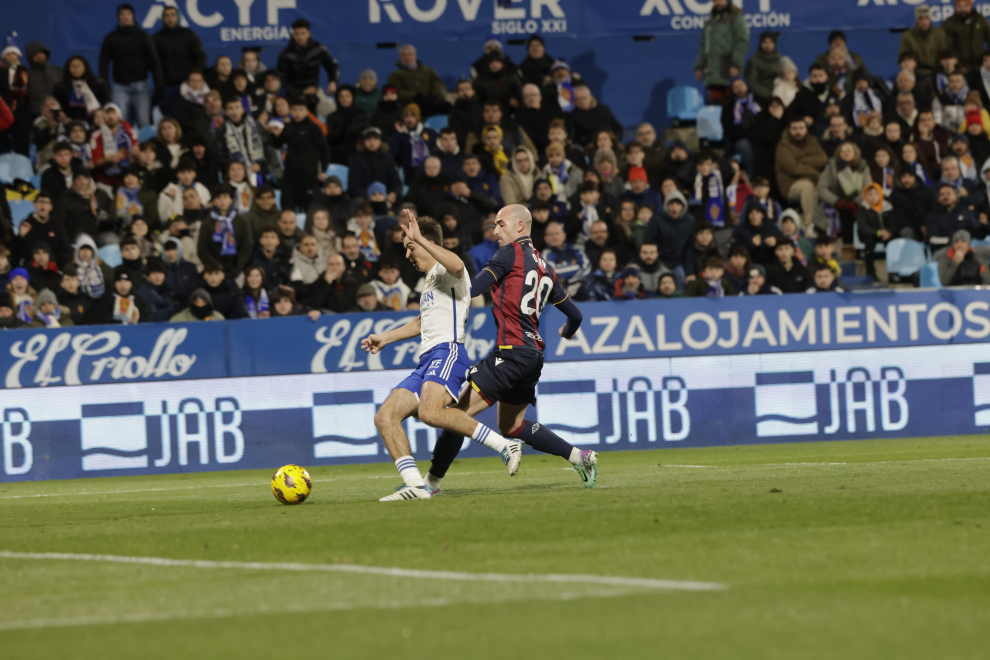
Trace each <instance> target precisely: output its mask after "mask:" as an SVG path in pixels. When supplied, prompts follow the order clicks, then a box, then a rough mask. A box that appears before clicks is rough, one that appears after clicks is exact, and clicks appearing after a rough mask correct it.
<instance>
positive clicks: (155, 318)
mask: <svg viewBox="0 0 990 660" xmlns="http://www.w3.org/2000/svg"><path fill="white" fill-rule="evenodd" d="M145 274H146V278H145V280H144V282H143V283H142V284H141V286H140V287H139V288H138V293H139V294H140V295H141V297H142V298H144V301H145V304H146V305H147V307H148V322H149V323H167V322H168V321H169V320H170V319H171V318H172V316H174V315H175V307H174V306H173V304H172V292H171V291H170V290H169V288H168V285H167V284H166V283H165V264H163V263H162V261H161V259H158V258H157V257H152V258H151V259H149V260H148V263H147V265H146V266H145Z"/></svg>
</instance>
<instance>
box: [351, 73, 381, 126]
mask: <svg viewBox="0 0 990 660" xmlns="http://www.w3.org/2000/svg"><path fill="white" fill-rule="evenodd" d="M381 100H382V91H381V90H380V89H378V74H377V73H375V70H374V69H365V70H364V71H362V72H361V75H360V76H358V82H357V89H356V90H355V92H354V105H356V106H357V107H359V108H361V110H363V111H364V114H366V115H368V119H369V120H370V119H371V118H372V117H374V116H375V110H377V109H378V102H379V101H381Z"/></svg>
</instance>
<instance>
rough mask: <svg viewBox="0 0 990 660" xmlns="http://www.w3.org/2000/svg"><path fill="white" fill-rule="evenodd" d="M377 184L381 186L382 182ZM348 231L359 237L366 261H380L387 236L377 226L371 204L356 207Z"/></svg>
mask: <svg viewBox="0 0 990 660" xmlns="http://www.w3.org/2000/svg"><path fill="white" fill-rule="evenodd" d="M374 185H376V184H372V187H373V186H374ZM377 185H378V186H381V184H377ZM347 231H349V232H350V233H351V234H352V235H353V236H354V237H355V238H356V239H357V242H358V250H359V251H360V252H361V256H362V257H364V260H365V261H367V262H370V263H372V264H374V263H375V262H376V261H378V257H380V256H381V253H382V251H381V245H382V243H383V242H384V240H385V237H384V235H383V234H382V231H381V230H380V229H377V228H376V227H375V219H374V212H373V211H372V208H371V205H370V204H367V203H366V204H360V205H358V207H357V208H356V209H354V217H353V218H351V219H350V220H349V221H348V223H347ZM324 256H325V255H324ZM324 260H325V258H324Z"/></svg>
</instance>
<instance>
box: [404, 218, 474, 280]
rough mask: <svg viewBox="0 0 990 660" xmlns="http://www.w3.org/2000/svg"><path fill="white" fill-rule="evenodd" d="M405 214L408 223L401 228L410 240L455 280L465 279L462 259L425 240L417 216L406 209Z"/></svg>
mask: <svg viewBox="0 0 990 660" xmlns="http://www.w3.org/2000/svg"><path fill="white" fill-rule="evenodd" d="M403 213H404V214H405V217H406V220H407V222H406V224H404V225H401V227H402V230H403V231H404V232H406V236H408V237H409V240H410V241H414V242H415V243H416V244H417V245H419V246H420V247H422V248H423V249H424V250H426V251H427V252H429V253H430V256H431V257H433V258H434V259H436V260H437V261H438V262H439V263H440V265H441V266H443V267H444V268H445V269H446V270H447V272H448V273H450V274H451V275H453V276H454V278H455V279H458V280H459V279H461V278H462V277H464V262H463V261H461V258H460V257H458V256H457V255H456V254H454V253H453V252H451V251H450V250H447V249H444V248H443V247H441V246H439V245H437V244H436V243H433V242H432V241H428V240H426V239H425V238H423V235H422V234H421V233H420V232H419V222H417V221H416V215H415V214H414V213H413V212H412V211H410V210H409V209H406V210H405V211H403Z"/></svg>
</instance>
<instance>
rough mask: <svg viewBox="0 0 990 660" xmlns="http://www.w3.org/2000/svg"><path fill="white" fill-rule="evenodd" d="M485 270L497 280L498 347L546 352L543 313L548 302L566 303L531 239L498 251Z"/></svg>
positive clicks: (494, 292) (494, 291)
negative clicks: (542, 324)
mask: <svg viewBox="0 0 990 660" xmlns="http://www.w3.org/2000/svg"><path fill="white" fill-rule="evenodd" d="M485 268H486V269H487V270H488V271H490V272H491V274H492V275H494V276H495V284H494V285H492V315H493V316H494V317H495V326H496V328H497V331H498V332H497V337H498V340H497V342H498V345H499V346H526V347H529V348H535V349H536V350H538V351H542V350H543V338H542V337H541V336H540V312H542V311H543V306H544V305H546V304H547V301H548V300H549V301H550V302H551V303H553V304H554V305H556V304H559V303H561V302H563V301H564V300H566V299H567V291H566V290H565V289H564V287H563V286H562V285H561V284H560V282H559V281H558V280H557V273H555V272H554V270H553V267H552V266H551V265H550V264H548V263H547V262H546V261H544V260H543V258H542V257H541V256H540V253H539V252H537V251H536V248H534V247H533V239H531V238H530V237H529V236H524V237H522V238H518V239H516V240H515V241H513V242H512V243H509V244H508V245H506V246H505V247H502V248H499V251H498V252H496V253H495V256H494V257H492V260H491V261H489V262H488V265H487V266H485Z"/></svg>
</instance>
